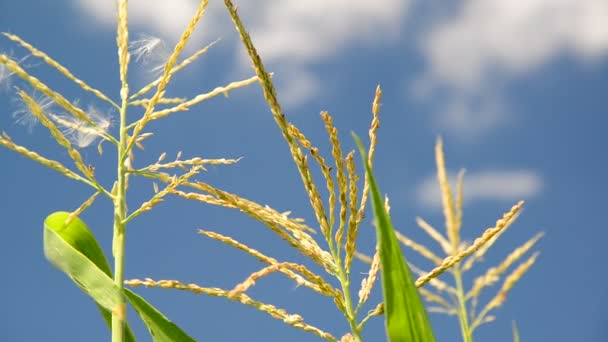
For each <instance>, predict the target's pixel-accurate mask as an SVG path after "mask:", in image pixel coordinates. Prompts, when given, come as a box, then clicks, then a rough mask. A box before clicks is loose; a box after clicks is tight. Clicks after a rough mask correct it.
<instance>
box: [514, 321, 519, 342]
mask: <svg viewBox="0 0 608 342" xmlns="http://www.w3.org/2000/svg"><path fill="white" fill-rule="evenodd" d="M513 342H519V331H518V330H517V324H515V321H513Z"/></svg>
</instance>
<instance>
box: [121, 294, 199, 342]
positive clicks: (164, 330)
mask: <svg viewBox="0 0 608 342" xmlns="http://www.w3.org/2000/svg"><path fill="white" fill-rule="evenodd" d="M125 294H126V295H127V299H128V300H129V302H130V303H131V305H132V306H133V308H134V309H135V311H137V313H138V314H139V317H141V319H142V321H144V323H145V324H146V326H147V327H148V330H149V331H150V335H152V338H153V341H154V342H191V341H192V342H194V341H195V340H194V339H193V338H192V337H190V336H188V335H187V334H186V333H185V332H184V331H183V330H181V329H180V328H179V327H178V326H177V325H175V323H173V322H171V321H170V320H169V319H168V318H167V317H165V316H164V315H163V314H162V313H160V312H159V311H158V310H157V309H156V308H154V307H153V306H152V305H150V304H149V303H148V302H146V301H145V300H144V299H143V298H141V297H140V296H138V295H137V294H135V293H134V292H132V291H130V290H129V289H125Z"/></svg>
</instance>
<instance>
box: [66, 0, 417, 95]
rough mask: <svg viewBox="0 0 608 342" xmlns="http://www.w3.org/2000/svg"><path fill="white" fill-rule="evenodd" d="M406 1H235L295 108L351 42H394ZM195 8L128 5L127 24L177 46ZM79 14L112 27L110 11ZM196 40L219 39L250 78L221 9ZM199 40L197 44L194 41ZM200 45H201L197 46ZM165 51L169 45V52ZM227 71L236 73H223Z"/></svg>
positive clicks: (188, 2)
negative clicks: (320, 70)
mask: <svg viewBox="0 0 608 342" xmlns="http://www.w3.org/2000/svg"><path fill="white" fill-rule="evenodd" d="M409 5H410V0H377V1H373V2H370V1H366V0H333V1H326V0H307V1H301V0H282V1H273V0H257V1H240V2H239V3H238V6H239V13H240V14H241V16H242V17H243V20H244V21H245V23H246V25H247V28H248V30H249V32H250V34H251V36H252V38H253V41H254V43H255V45H256V47H257V49H258V50H259V52H260V55H262V56H263V58H264V61H265V63H266V64H268V67H269V69H270V70H271V71H273V72H274V73H275V76H274V79H275V81H276V82H277V85H278V87H279V91H280V92H281V94H285V95H286V96H285V99H284V102H285V104H286V105H298V104H301V103H303V102H305V101H306V100H309V99H311V98H313V97H315V96H317V95H318V94H319V93H321V92H323V91H327V90H326V89H323V90H322V82H321V79H320V75H317V74H315V73H314V72H313V71H312V70H311V68H312V67H313V66H314V65H315V64H316V63H319V62H321V61H323V60H325V59H327V58H329V57H334V56H337V55H339V54H340V52H341V51H343V49H344V48H345V47H347V46H348V45H349V44H352V43H353V42H358V43H360V42H363V43H364V44H367V45H373V44H377V43H379V42H382V41H387V40H391V41H395V40H396V39H397V38H398V37H399V28H400V26H401V23H402V19H403V17H404V15H405V14H406V12H407V9H408V8H409ZM196 6H197V2H196V1H192V0H176V1H171V2H167V1H163V0H131V1H129V7H130V8H129V9H130V15H129V21H130V24H132V27H134V28H136V29H137V30H140V32H146V33H148V34H151V35H153V36H158V37H161V38H163V39H164V40H166V41H175V40H177V38H178V37H179V35H180V34H181V31H182V30H183V28H184V27H185V25H186V23H187V22H188V21H189V20H190V17H191V16H192V14H193V13H194V11H195V9H196ZM77 8H79V9H80V10H82V11H83V12H85V13H86V15H87V18H93V19H94V20H95V22H97V23H98V24H99V25H102V26H107V27H108V28H109V27H113V26H114V25H115V20H114V15H115V8H114V3H113V2H111V1H96V0H83V1H78V2H77ZM201 25H202V26H201V27H200V28H199V29H197V31H196V34H198V35H199V36H200V37H203V39H207V40H212V39H216V38H218V37H220V36H221V37H222V38H223V40H224V41H229V42H230V41H231V42H232V47H233V50H234V55H235V63H236V64H237V68H238V70H240V72H241V73H243V72H249V71H250V70H251V68H250V65H251V63H250V61H249V60H248V58H247V57H246V53H245V51H244V50H243V48H242V46H241V43H240V41H239V39H238V37H237V35H236V33H235V32H234V28H233V27H232V22H231V21H230V18H229V17H228V15H227V13H226V9H225V8H224V7H223V3H222V2H221V1H214V2H210V3H209V5H208V9H207V13H206V14H205V17H204V18H203V20H202V22H201ZM196 40H197V39H195V41H196ZM198 41H200V39H198ZM169 45H170V44H169ZM226 69H234V66H232V65H228V66H226Z"/></svg>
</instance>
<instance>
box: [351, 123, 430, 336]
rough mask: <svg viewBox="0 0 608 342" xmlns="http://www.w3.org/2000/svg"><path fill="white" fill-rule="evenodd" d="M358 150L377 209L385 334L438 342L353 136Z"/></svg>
mask: <svg viewBox="0 0 608 342" xmlns="http://www.w3.org/2000/svg"><path fill="white" fill-rule="evenodd" d="M353 137H354V139H355V142H356V143H357V145H358V146H359V151H360V153H361V158H362V159H363V164H365V170H366V172H367V175H368V177H369V185H370V195H371V200H372V205H373V209H374V217H375V223H376V232H377V236H378V242H379V254H380V262H381V270H382V291H383V294H384V313H385V319H386V332H387V335H388V339H389V341H391V342H426V341H435V338H434V337H433V331H432V328H431V324H430V322H429V319H428V316H427V313H426V311H425V308H424V306H423V304H422V300H421V299H420V296H419V295H418V291H417V289H416V286H415V284H414V280H413V278H412V275H411V272H410V270H409V268H408V267H407V264H406V262H405V257H404V256H403V254H402V253H401V248H400V246H399V243H398V242H397V238H396V236H395V231H394V228H393V225H392V223H391V219H390V216H389V215H388V212H387V211H386V208H385V207H384V202H383V200H382V196H381V194H380V190H379V189H378V185H377V184H376V180H375V178H374V175H373V173H372V169H371V166H370V164H369V162H368V160H367V157H366V156H367V153H366V152H365V148H364V147H363V145H362V144H361V140H359V138H358V137H357V136H356V135H355V134H353Z"/></svg>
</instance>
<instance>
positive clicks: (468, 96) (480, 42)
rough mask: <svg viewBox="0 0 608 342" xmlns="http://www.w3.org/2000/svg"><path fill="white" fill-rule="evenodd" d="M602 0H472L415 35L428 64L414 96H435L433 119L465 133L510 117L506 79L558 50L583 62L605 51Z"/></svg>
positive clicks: (607, 35) (607, 39) (607, 30)
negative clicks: (436, 105)
mask: <svg viewBox="0 0 608 342" xmlns="http://www.w3.org/2000/svg"><path fill="white" fill-rule="evenodd" d="M605 18H608V2H606V1H605V0H530V1H504V0H470V1H465V2H463V5H462V6H461V7H460V8H458V9H457V10H456V11H455V13H452V15H451V16H449V17H447V18H443V19H442V20H436V21H435V22H434V23H433V24H432V25H430V26H429V27H428V29H427V31H426V34H424V36H423V39H422V40H421V41H422V43H421V50H422V53H423V55H424V57H425V60H426V62H427V66H428V68H427V69H426V70H425V72H424V74H423V75H422V76H421V77H420V79H418V80H417V81H416V82H415V84H414V85H413V86H412V88H411V89H412V90H413V92H414V94H416V95H417V96H418V97H421V98H423V99H424V98H427V99H433V101H434V102H435V103H436V102H437V97H436V95H437V93H438V92H440V93H443V94H444V96H445V101H441V102H442V103H443V105H442V106H440V107H439V108H437V115H436V118H437V120H436V123H437V124H438V126H440V127H441V128H443V129H445V130H447V131H451V132H452V133H454V132H455V133H460V134H459V135H461V136H469V135H471V134H474V133H478V132H479V131H482V130H488V129H490V128H492V127H494V126H497V125H499V124H501V123H504V122H505V121H507V120H508V119H509V118H508V116H509V108H508V107H507V106H506V105H505V103H506V102H507V101H506V99H505V98H504V91H503V90H502V89H501V86H503V85H504V84H505V83H507V82H508V81H510V80H512V79H515V78H517V77H518V76H520V75H522V74H525V73H529V72H532V71H534V69H535V68H537V67H538V66H540V65H543V64H546V63H549V62H551V61H552V60H554V59H555V58H556V57H557V56H559V55H563V54H569V55H571V56H573V57H577V58H580V59H581V60H582V61H594V60H598V59H600V58H601V57H603V56H606V55H608V26H607V25H606V24H605Z"/></svg>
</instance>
